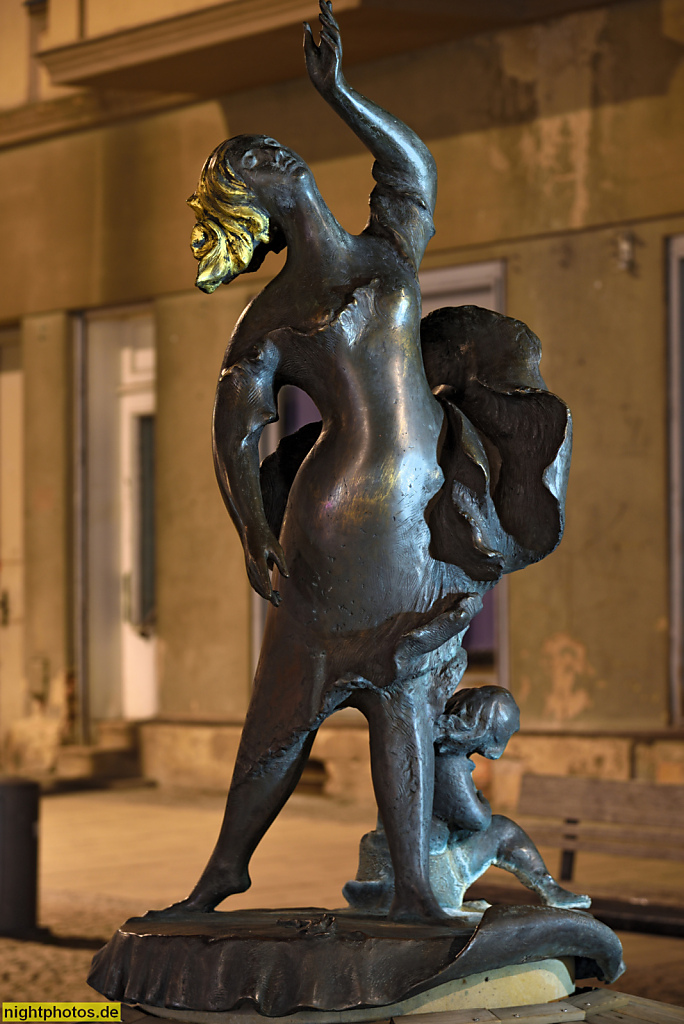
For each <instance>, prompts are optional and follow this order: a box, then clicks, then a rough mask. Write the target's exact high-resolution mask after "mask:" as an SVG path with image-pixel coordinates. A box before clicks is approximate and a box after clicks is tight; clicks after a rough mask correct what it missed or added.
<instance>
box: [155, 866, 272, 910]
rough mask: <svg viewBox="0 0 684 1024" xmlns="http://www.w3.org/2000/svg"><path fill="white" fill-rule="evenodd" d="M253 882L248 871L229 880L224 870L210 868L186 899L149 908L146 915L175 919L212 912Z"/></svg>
mask: <svg viewBox="0 0 684 1024" xmlns="http://www.w3.org/2000/svg"><path fill="white" fill-rule="evenodd" d="M219 879H220V884H219ZM251 884H252V880H251V879H250V877H249V875H248V874H247V872H245V873H244V874H243V875H241V876H240V877H239V878H236V879H233V880H232V881H230V882H229V881H228V880H227V878H226V875H225V874H224V873H223V872H220V871H217V870H215V869H210V868H208V869H207V870H206V871H205V873H204V874H203V875H202V877H201V879H200V880H199V882H198V883H197V885H196V886H195V888H194V889H193V891H192V892H191V893H190V895H189V896H188V897H187V898H186V899H184V900H180V901H179V902H178V903H172V904H171V906H170V907H165V908H164V909H163V910H148V912H147V914H146V915H145V916H146V917H154V918H157V919H161V920H168V921H174V920H177V919H178V918H181V917H184V916H186V915H187V914H210V913H211V911H212V910H214V909H215V908H216V907H217V906H218V905H219V903H222V902H223V900H225V899H226V897H228V896H234V895H235V893H238V892H245V891H246V890H247V889H249V887H250V885H251Z"/></svg>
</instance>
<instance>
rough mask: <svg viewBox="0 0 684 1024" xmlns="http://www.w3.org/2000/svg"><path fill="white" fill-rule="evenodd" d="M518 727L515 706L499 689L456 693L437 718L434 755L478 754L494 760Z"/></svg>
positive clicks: (500, 688) (479, 687)
mask: <svg viewBox="0 0 684 1024" xmlns="http://www.w3.org/2000/svg"><path fill="white" fill-rule="evenodd" d="M519 728H520V711H519V709H518V705H517V704H516V703H515V701H514V699H513V697H512V696H511V694H510V693H509V691H508V690H505V689H504V688H503V687H502V686H478V687H470V688H466V689H464V690H457V691H456V693H455V694H454V695H453V697H451V698H450V699H449V700H448V701H447V704H446V707H445V708H444V714H442V715H440V717H439V718H438V719H437V724H436V732H435V744H436V752H437V753H438V754H481V755H482V757H488V758H491V759H493V760H496V759H497V758H499V757H501V755H502V754H503V752H504V750H505V748H506V744H507V743H508V741H509V740H510V738H511V736H512V735H513V733H516V732H517V731H518V729H519Z"/></svg>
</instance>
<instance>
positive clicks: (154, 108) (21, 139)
mask: <svg viewBox="0 0 684 1024" xmlns="http://www.w3.org/2000/svg"><path fill="white" fill-rule="evenodd" d="M195 100H196V97H195V96H189V95H173V94H168V93H162V94H158V93H157V94H152V95H151V94H149V93H144V94H135V93H119V92H98V93H94V92H91V91H89V90H88V91H83V92H78V93H75V94H74V95H73V96H66V97H61V98H60V99H56V100H45V101H43V102H42V103H29V104H26V105H25V106H22V107H15V108H14V109H12V110H3V111H0V150H1V149H8V148H10V147H13V146H21V145H26V144H27V143H30V142H38V141H40V140H42V139H48V138H52V137H54V136H57V135H65V134H69V133H70V132H77V131H84V130H86V129H89V128H97V127H99V126H100V125H104V124H111V123H113V122H115V121H123V120H126V119H127V118H132V117H141V116H143V115H145V114H154V113H157V112H158V111H162V110H169V109H172V108H174V107H180V106H185V105H187V104H188V103H192V102H194V101H195Z"/></svg>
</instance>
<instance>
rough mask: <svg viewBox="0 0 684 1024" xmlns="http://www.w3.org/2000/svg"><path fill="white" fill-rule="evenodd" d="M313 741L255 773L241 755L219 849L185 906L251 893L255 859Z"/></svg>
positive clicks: (209, 905) (302, 741) (205, 906)
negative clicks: (242, 763) (243, 765)
mask: <svg viewBox="0 0 684 1024" xmlns="http://www.w3.org/2000/svg"><path fill="white" fill-rule="evenodd" d="M257 728H258V727H257ZM246 731H247V727H246V726H245V732H246ZM315 736H316V733H315V732H311V733H307V734H305V735H303V736H302V737H299V738H298V739H297V740H296V742H294V743H292V745H291V746H290V747H289V748H288V749H287V750H283V751H280V752H278V753H277V754H274V755H271V756H270V757H265V758H264V759H263V760H262V761H261V762H260V764H259V765H258V766H256V767H253V768H252V769H251V771H250V770H247V771H245V769H244V768H243V767H242V766H241V764H240V754H239V753H238V761H237V763H236V766H235V772H234V774H233V779H232V782H231V784H230V790H229V791H228V799H227V801H226V809H225V812H224V815H223V823H222V825H221V831H220V832H219V837H218V840H217V841H216V846H215V847H214V851H213V853H212V855H211V857H210V858H209V861H208V863H207V866H206V868H205V869H204V871H203V872H202V875H201V877H200V880H199V881H198V883H197V885H196V886H195V888H194V889H193V891H192V893H191V894H190V896H189V897H188V899H187V900H184V901H183V906H185V907H187V908H188V909H190V910H193V909H194V910H204V911H207V910H213V909H214V907H215V906H217V904H219V903H220V902H221V901H222V900H224V899H225V898H226V896H232V895H233V894H234V893H236V892H244V891H245V890H246V889H248V888H249V886H250V885H251V880H250V877H249V873H248V865H249V862H250V860H251V858H252V854H253V853H254V851H255V849H256V848H257V846H258V844H259V843H260V841H261V839H262V838H263V836H264V834H265V833H266V831H267V830H268V829H269V828H270V826H271V825H272V824H273V822H274V820H275V818H276V817H277V816H278V814H279V812H280V811H281V810H282V808H283V806H284V805H285V803H286V802H287V800H288V798H289V797H290V795H291V794H292V792H293V790H294V788H295V786H296V785H297V783H298V782H299V779H300V777H301V774H302V769H303V767H304V764H305V762H306V759H307V757H308V756H309V751H310V750H311V745H312V743H313V741H314V739H315ZM243 737H244V734H243ZM249 739H250V737H249V736H248V737H247V740H248V741H249ZM241 746H242V744H241Z"/></svg>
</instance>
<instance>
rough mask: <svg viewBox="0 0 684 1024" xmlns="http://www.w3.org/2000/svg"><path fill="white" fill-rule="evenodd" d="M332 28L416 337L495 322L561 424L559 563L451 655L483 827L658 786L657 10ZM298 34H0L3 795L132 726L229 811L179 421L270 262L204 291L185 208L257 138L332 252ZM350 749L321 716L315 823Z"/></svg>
mask: <svg viewBox="0 0 684 1024" xmlns="http://www.w3.org/2000/svg"><path fill="white" fill-rule="evenodd" d="M508 6H515V7H516V8H519V10H518V11H517V13H515V14H511V13H510V12H508V13H507V12H506V11H505V10H502V8H505V7H508ZM335 9H336V12H337V14H338V16H339V20H340V24H341V27H342V31H343V38H344V42H345V55H346V72H347V76H348V78H349V80H350V81H351V82H352V84H353V85H354V86H355V87H356V88H358V89H360V90H361V91H362V92H364V93H365V94H367V95H368V96H370V97H371V98H373V99H374V100H375V101H377V102H379V103H380V104H382V105H383V106H385V107H387V108H388V109H390V110H391V111H392V112H393V113H396V114H397V115H398V116H399V117H401V118H402V119H403V120H405V121H406V122H407V123H408V124H410V125H411V127H412V128H414V129H415V130H416V131H417V132H418V134H419V135H420V136H421V137H422V138H423V139H424V140H425V141H426V143H427V144H428V145H429V147H430V149H431V150H432V152H433V154H434V155H435V158H436V160H437V165H438V174H439V198H438V205H437V213H436V227H437V232H436V235H435V238H434V239H433V241H432V243H431V244H430V246H429V248H428V252H427V255H426V258H425V261H424V264H423V268H424V272H425V278H424V284H425V289H424V291H425V299H426V303H429V304H430V305H429V306H428V305H426V308H434V307H435V306H436V305H439V304H442V303H447V302H448V303H451V304H455V303H457V302H463V301H476V302H479V304H481V305H490V306H495V307H496V308H500V309H502V310H503V311H504V312H506V313H508V314H509V315H511V316H515V317H517V318H520V319H522V320H524V321H525V322H526V323H528V324H529V325H530V326H531V328H532V329H533V330H534V331H535V332H536V333H537V334H538V335H539V336H540V337H541V339H542V343H543V346H544V358H543V362H542V372H543V374H544V377H545V379H546V381H547V384H548V386H549V387H550V389H551V390H553V391H556V392H557V393H558V394H560V395H561V396H562V397H563V398H564V399H565V400H566V401H567V402H568V404H569V405H570V407H571V409H572V411H573V416H574V423H575V447H574V456H573V469H572V472H571V478H570V489H569V494H568V511H567V529H566V535H565V538H564V540H563V543H562V544H561V546H560V548H559V549H558V550H557V551H556V552H555V553H554V554H553V555H552V556H550V557H549V558H548V559H546V560H545V561H544V562H542V563H540V564H538V565H536V566H533V567H531V568H529V569H527V570H525V571H524V572H522V573H519V574H516V575H514V576H512V577H511V578H509V579H508V580H507V581H506V584H505V587H501V588H499V590H500V593H499V595H498V598H497V604H496V616H497V619H498V624H497V627H496V631H495V633H494V632H492V631H491V629H490V634H489V639H485V640H483V641H482V640H481V641H478V643H480V644H481V645H484V650H485V652H486V649H487V648H488V647H491V646H494V647H495V648H496V659H495V660H496V665H495V668H494V669H491V668H489V667H488V666H487V664H486V661H487V658H486V657H484V658H479V657H478V650H480V648H478V645H477V643H475V644H474V646H473V653H474V657H473V659H472V660H473V667H472V668H471V670H469V671H470V678H471V679H472V681H473V682H475V683H477V682H478V681H482V680H483V679H491V678H492V673H493V672H494V673H498V677H499V678H500V679H501V681H502V682H503V683H504V684H505V685H508V686H510V688H511V690H512V692H513V694H514V696H515V697H516V700H517V701H518V703H519V704H520V707H521V711H522V718H523V731H522V732H521V734H519V736H518V737H516V738H515V739H514V740H513V741H512V742H511V745H510V747H509V751H510V755H511V756H510V759H509V761H510V765H513V768H510V767H509V769H504V767H503V766H502V768H501V771H502V772H503V774H502V775H501V776H500V778H499V784H500V787H501V793H502V794H503V793H504V790H505V788H506V785H507V784H508V781H509V780H508V778H507V776H506V772H507V771H508V772H509V773H510V772H511V771H512V772H513V774H515V771H518V773H519V771H521V770H532V771H550V772H560V773H575V774H589V775H598V776H602V777H613V778H629V777H643V778H652V779H658V780H659V781H662V782H684V707H683V690H682V685H683V684H682V667H681V640H682V628H683V625H684V610H683V609H684V601H683V599H682V579H683V577H684V563H683V555H682V515H681V508H682V486H683V485H682V437H683V435H684V412H683V411H682V409H683V396H682V388H683V387H684V376H683V374H682V364H681V346H682V341H683V336H684V317H682V313H681V310H682V308H683V307H682V298H681V290H682V288H683V287H684V273H682V267H684V200H683V198H682V197H683V196H684V0H617V2H613V3H608V4H606V3H604V4H596V3H593V2H591V0H575V2H573V0H534V2H532V0H531V2H530V3H527V4H521V5H501V4H498V3H496V2H495V0H478V3H477V4H472V3H467V2H466V0H453V2H446V0H423V2H421V3H418V2H417V0H416V2H414V0H401V2H390V0H386V2H383V0H374V2H367V0H337V3H336V6H335ZM475 11H476V12H477V13H476V14H474V12H475ZM315 17H316V4H315V3H314V2H312V0H229V2H225V0H224V2H222V3H216V4H213V5H211V4H207V2H206V0H203V3H202V4H201V5H200V4H199V3H193V2H192V0H149V2H148V3H146V4H144V5H142V4H135V3H133V2H132V0H131V2H129V0H118V2H117V3H116V4H112V3H111V2H109V0H47V2H38V0H27V2H25V3H21V2H19V0H4V3H3V4H2V5H0V48H1V49H2V50H3V51H4V53H3V54H2V59H0V209H1V211H2V212H1V214H0V217H1V220H2V224H3V226H4V229H5V230H4V237H5V245H4V246H3V247H2V251H1V252H0V262H1V263H2V270H1V280H2V283H3V288H2V290H1V292H0V343H1V347H0V557H1V560H2V565H1V568H0V716H1V720H0V729H1V730H2V734H3V749H4V756H5V761H6V763H7V764H8V765H9V766H10V767H14V768H18V769H20V770H26V771H33V772H34V773H46V774H50V773H55V772H57V773H59V772H65V773H67V774H68V773H78V772H80V771H83V770H86V769H84V768H83V765H84V764H85V763H86V762H87V763H88V765H90V767H89V768H88V769H87V770H99V769H97V765H100V768H102V766H103V765H104V764H105V762H106V761H107V757H108V756H109V757H110V760H111V758H112V757H114V754H115V753H116V751H117V750H118V749H119V748H120V747H121V748H122V747H123V746H125V737H126V736H127V735H128V734H130V732H131V729H132V723H138V724H137V725H136V727H135V728H136V731H139V733H140V736H141V737H142V751H143V761H144V769H145V771H146V773H147V774H148V775H150V776H152V777H154V778H157V779H159V780H161V781H163V782H170V783H174V784H193V785H201V786H218V787H221V788H222V787H224V786H225V785H226V783H227V781H228V779H229V776H230V769H231V764H232V759H233V757H234V753H235V749H236V744H237V738H238V736H239V730H240V723H241V721H242V719H243V717H244V713H245V711H246V708H247V704H248V700H249V693H250V686H251V675H252V669H253V664H254V652H255V649H256V647H257V645H258V633H259V628H260V627H259V623H260V615H261V612H260V609H259V607H258V602H257V601H255V599H253V597H252V595H251V593H250V590H249V587H248V584H247V581H246V577H245V572H244V562H243V557H242V551H241V547H240V544H239V541H238V539H237V536H236V534H235V531H234V530H233V527H232V525H231V523H230V521H229V519H228V516H227V514H226V512H225V509H224V508H223V505H222V503H221V499H220V496H219V493H218V489H217V487H216V483H215V480H214V474H213V467H212V461H211V447H210V417H211V407H212V402H213V392H214V388H215V383H216V378H217V373H218V368H219V365H220V361H221V357H222V354H223V350H224V348H225V345H226V343H227V341H228V339H229V337H230V333H231V330H232V327H233V325H234V323H235V321H236V319H237V317H238V316H239V314H240V312H241V310H242V309H243V308H244V305H245V304H246V302H247V301H249V299H250V298H251V297H252V296H253V295H254V294H255V293H256V292H257V291H258V290H259V289H260V287H262V286H263V284H264V283H265V282H266V280H268V278H269V277H270V276H272V275H273V273H274V270H275V269H276V268H277V266H278V260H279V258H280V257H276V256H271V257H269V259H268V260H267V261H266V263H265V265H264V267H263V268H262V270H261V271H259V272H258V273H257V274H256V275H250V276H248V277H245V278H240V279H238V280H237V281H235V282H234V283H233V284H231V285H230V287H228V288H221V289H219V291H218V292H217V293H215V294H214V295H211V296H207V295H204V294H201V293H199V292H198V291H196V290H195V289H194V288H193V281H194V274H195V264H194V261H193V259H192V256H191V254H190V251H189V245H188V242H189V233H190V230H191V227H192V223H193V217H192V213H191V212H190V211H189V210H188V208H187V207H186V205H185V200H186V199H187V197H188V196H189V195H190V194H191V192H192V191H193V189H194V186H195V183H196V181H197V178H198V175H199V171H200V169H201V166H202V163H203V161H204V159H205V158H206V156H207V155H208V154H209V153H210V152H211V150H212V149H213V148H214V147H215V146H216V145H217V144H218V143H219V142H220V141H222V140H223V139H224V138H227V137H229V136H231V135H236V134H240V133H242V132H249V133H263V134H266V135H271V136H274V137H276V138H278V139H279V140H280V141H282V142H283V143H284V144H285V145H288V146H290V147H291V148H293V149H295V150H296V151H297V152H298V153H300V154H301V155H302V156H303V157H304V159H305V160H306V161H307V162H308V163H309V165H310V166H311V167H312V170H313V172H314V174H315V176H316V179H317V181H318V184H319V187H320V189H321V192H322V194H323V195H324V197H325V198H326V200H327V201H328V202H329V204H330V206H331V208H332V210H333V212H334V213H335V214H336V216H337V217H338V219H339V220H340V222H341V223H342V224H343V226H344V227H345V228H347V229H349V230H352V231H359V230H361V229H362V228H363V226H364V223H365V219H366V215H367V198H368V193H369V191H370V189H371V187H372V179H371V176H370V167H371V158H370V157H369V155H368V154H367V153H366V152H364V151H363V150H362V148H361V147H360V145H359V143H358V142H357V140H356V139H355V137H354V136H353V135H352V133H351V132H349V131H348V130H347V129H346V128H345V127H344V126H343V125H342V124H341V123H340V122H339V121H338V120H337V119H336V117H335V116H334V114H333V113H332V112H331V111H330V110H329V109H327V107H326V105H325V103H324V102H323V101H322V100H321V99H320V97H319V96H318V95H317V94H316V92H315V90H313V89H312V88H311V86H310V85H309V83H308V81H307V80H306V78H305V75H304V69H303V61H302V58H301V38H300V37H301V21H302V19H303V18H308V19H309V20H314V19H315ZM295 405H296V402H295ZM293 407H294V406H293ZM283 419H285V420H286V419H287V417H286V416H284V417H283ZM366 747H367V738H366V734H365V731H364V726H363V723H362V722H360V721H359V719H358V718H357V717H355V716H354V714H353V713H351V712H349V713H348V712H343V713H341V714H340V715H339V716H338V718H337V720H336V718H333V720H332V721H331V723H330V726H329V727H327V728H324V729H323V730H321V734H320V736H319V740H317V747H316V748H315V751H314V755H315V756H316V757H317V758H318V759H319V760H320V761H321V762H323V763H324V765H325V769H326V772H327V776H326V778H327V788H328V791H329V792H331V793H334V794H338V795H344V794H347V795H354V794H361V793H363V792H366V791H367V787H368V770H367V754H366ZM107 751H109V755H108V754H107V753H106V752H107ZM98 752H99V753H98ZM91 755H92V756H91ZM98 757H99V758H100V760H99V761H98V760H97V758H98ZM79 758H80V761H79ZM84 758H85V760H84ZM88 758H90V760H88ZM94 765H95V767H93V766H94ZM79 766H80V767H79ZM516 766H517V767H516ZM102 770H104V769H102Z"/></svg>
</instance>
